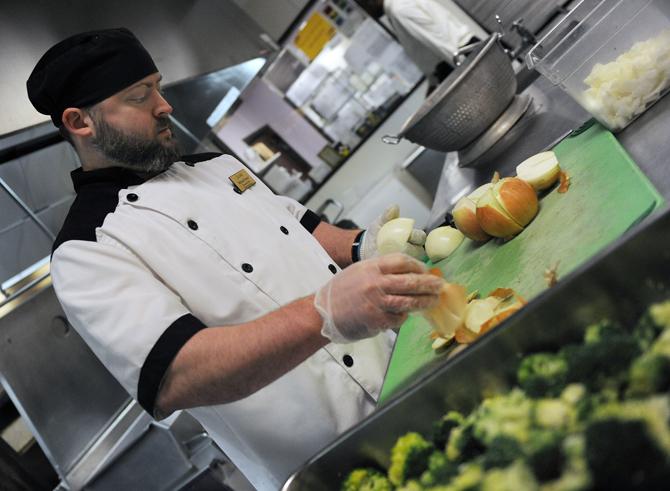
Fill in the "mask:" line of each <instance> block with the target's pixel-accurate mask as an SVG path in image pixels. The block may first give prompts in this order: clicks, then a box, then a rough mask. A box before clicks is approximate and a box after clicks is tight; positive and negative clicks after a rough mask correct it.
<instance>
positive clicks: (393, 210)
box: [359, 205, 426, 261]
mask: <svg viewBox="0 0 670 491" xmlns="http://www.w3.org/2000/svg"><path fill="white" fill-rule="evenodd" d="M399 216H400V207H399V206H398V205H391V206H389V207H388V208H387V209H386V210H385V211H384V213H382V214H381V216H379V217H378V218H377V219H376V220H375V221H374V222H372V223H371V224H370V226H369V227H368V228H367V229H366V230H365V233H364V234H363V238H362V240H361V247H360V250H359V256H360V258H361V261H362V260H365V259H370V258H373V257H375V256H379V251H377V235H378V234H379V230H380V229H381V228H382V227H383V226H384V224H385V223H386V222H389V221H391V220H393V219H394V218H398V217H399ZM407 242H409V243H410V244H411V245H412V246H416V247H408V249H407V251H406V252H407V253H408V254H410V255H411V256H412V257H414V258H416V259H422V258H423V257H424V256H425V250H424V249H423V245H424V244H425V242H426V232H424V231H423V230H419V229H416V228H415V229H413V230H412V233H411V234H410V236H409V239H408V240H407Z"/></svg>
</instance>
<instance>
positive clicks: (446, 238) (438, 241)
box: [425, 227, 463, 263]
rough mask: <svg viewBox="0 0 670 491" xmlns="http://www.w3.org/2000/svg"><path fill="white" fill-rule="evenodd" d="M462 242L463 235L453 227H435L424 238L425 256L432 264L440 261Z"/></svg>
mask: <svg viewBox="0 0 670 491" xmlns="http://www.w3.org/2000/svg"><path fill="white" fill-rule="evenodd" d="M461 242H463V233H462V232H460V231H459V230H456V229H455V228H453V227H437V228H436V229H434V230H432V231H431V232H430V233H429V234H428V237H426V244H425V247H426V254H428V258H429V259H430V260H431V261H432V262H434V263H435V262H437V261H441V260H442V259H444V258H446V257H448V256H449V255H450V254H451V253H452V252H454V251H455V250H456V249H457V248H458V246H459V245H461Z"/></svg>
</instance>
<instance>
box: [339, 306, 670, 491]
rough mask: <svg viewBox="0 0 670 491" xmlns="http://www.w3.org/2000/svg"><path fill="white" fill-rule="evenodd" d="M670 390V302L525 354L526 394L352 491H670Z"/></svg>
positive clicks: (369, 472)
mask: <svg viewBox="0 0 670 491" xmlns="http://www.w3.org/2000/svg"><path fill="white" fill-rule="evenodd" d="M669 389H670V300H668V301H666V302H663V303H659V304H654V305H652V306H651V307H650V308H649V309H648V310H647V312H645V314H644V315H643V316H642V318H641V319H640V320H639V321H638V322H637V324H636V325H635V326H634V327H633V328H632V329H624V328H623V327H622V326H620V325H618V324H616V323H614V322H609V321H603V322H600V323H597V324H594V325H591V326H589V327H588V328H587V329H586V331H585V334H584V339H583V342H582V343H578V344H569V345H566V346H564V347H563V348H561V349H560V350H558V351H556V352H541V353H534V354H531V355H528V356H526V357H525V358H523V359H522V360H521V362H520V364H519V367H518V370H517V387H514V388H513V389H512V390H511V391H509V392H508V393H507V394H503V395H498V396H495V397H491V398H488V399H485V400H484V401H483V402H482V403H481V404H480V405H479V406H478V407H477V408H476V409H474V410H473V411H472V412H471V413H470V414H469V415H464V414H461V413H459V412H456V411H450V412H448V413H447V414H445V415H444V416H443V417H442V418H441V419H440V420H438V421H436V422H435V423H434V425H433V434H432V435H431V436H430V437H427V436H423V435H420V434H418V433H408V434H406V435H404V436H401V437H400V438H399V439H398V440H397V442H396V444H395V446H394V447H393V449H392V450H391V456H390V466H389V468H388V469H387V470H382V469H373V468H366V469H356V470H354V471H352V472H351V473H350V474H349V475H348V477H347V478H346V480H345V481H344V483H343V484H342V490H343V491H422V490H426V491H535V490H537V491H581V490H591V489H594V490H615V491H616V490H660V489H670V393H669V392H668V391H669Z"/></svg>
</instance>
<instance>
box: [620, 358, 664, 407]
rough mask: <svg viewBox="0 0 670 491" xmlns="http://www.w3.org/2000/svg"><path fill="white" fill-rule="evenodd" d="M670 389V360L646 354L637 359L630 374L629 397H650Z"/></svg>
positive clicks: (627, 393)
mask: <svg viewBox="0 0 670 491" xmlns="http://www.w3.org/2000/svg"><path fill="white" fill-rule="evenodd" d="M669 388H670V358H668V357H666V356H663V355H659V354H657V353H646V354H644V355H642V356H641V357H639V358H637V359H636V360H635V361H634V362H633V364H632V365H631V367H630V371H629V373H628V390H627V392H626V395H627V396H628V397H648V396H650V395H652V394H655V393H657V392H665V391H666V390H668V389H669Z"/></svg>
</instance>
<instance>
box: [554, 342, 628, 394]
mask: <svg viewBox="0 0 670 491" xmlns="http://www.w3.org/2000/svg"><path fill="white" fill-rule="evenodd" d="M561 354H562V356H564V357H565V360H566V362H567V364H568V373H567V381H568V382H570V383H573V382H576V383H582V384H584V385H585V386H587V387H588V388H590V389H592V390H600V389H602V388H614V389H618V387H619V386H620V385H622V384H623V383H624V382H625V380H626V376H627V370H628V367H629V366H630V364H631V362H632V361H633V359H635V358H636V357H637V356H638V355H639V354H640V346H639V344H638V342H637V340H636V339H635V338H634V337H633V336H632V335H629V334H626V333H622V334H617V335H614V334H610V335H608V336H607V337H606V338H603V339H602V340H601V341H599V342H595V341H594V342H591V343H588V344H582V345H568V346H566V347H564V348H563V349H562V350H561Z"/></svg>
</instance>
